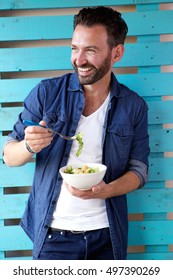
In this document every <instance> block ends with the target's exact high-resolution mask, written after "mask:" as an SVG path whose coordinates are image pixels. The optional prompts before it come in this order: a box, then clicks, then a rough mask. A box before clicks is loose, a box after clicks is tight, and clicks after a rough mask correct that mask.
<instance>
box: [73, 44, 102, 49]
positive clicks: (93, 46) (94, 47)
mask: <svg viewBox="0 0 173 280" xmlns="http://www.w3.org/2000/svg"><path fill="white" fill-rule="evenodd" d="M71 47H77V45H75V44H71ZM84 49H95V50H99V47H97V46H95V45H89V46H85V47H84Z"/></svg>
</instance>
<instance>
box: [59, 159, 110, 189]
mask: <svg viewBox="0 0 173 280" xmlns="http://www.w3.org/2000/svg"><path fill="white" fill-rule="evenodd" d="M84 165H87V166H89V167H91V168H92V167H93V168H96V167H98V168H99V171H98V172H94V173H82V174H68V173H65V172H64V169H66V168H67V167H69V166H71V165H68V166H67V165H66V166H64V167H61V168H60V170H59V172H60V174H61V176H62V178H63V180H64V181H65V182H66V183H67V184H69V185H70V186H73V187H75V188H77V189H80V190H89V189H91V188H92V186H94V185H97V184H98V183H100V182H101V181H102V179H103V177H104V175H105V173H106V169H107V167H106V165H103V164H99V163H84V164H72V167H73V168H79V167H82V166H84Z"/></svg>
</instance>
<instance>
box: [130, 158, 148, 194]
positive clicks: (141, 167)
mask: <svg viewBox="0 0 173 280" xmlns="http://www.w3.org/2000/svg"><path fill="white" fill-rule="evenodd" d="M127 171H132V172H134V173H135V174H136V175H137V176H138V177H139V179H140V186H139V188H142V187H143V186H144V185H145V184H146V183H147V182H148V178H149V172H148V165H146V164H145V163H143V162H142V161H139V160H135V159H131V160H129V162H128V165H127Z"/></svg>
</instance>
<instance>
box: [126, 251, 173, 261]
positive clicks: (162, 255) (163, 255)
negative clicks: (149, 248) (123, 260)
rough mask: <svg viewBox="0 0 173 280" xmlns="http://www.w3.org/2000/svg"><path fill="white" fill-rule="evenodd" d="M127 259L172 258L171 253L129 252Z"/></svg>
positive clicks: (172, 254)
mask: <svg viewBox="0 0 173 280" xmlns="http://www.w3.org/2000/svg"><path fill="white" fill-rule="evenodd" d="M127 260H173V253H172V252H161V253H152V252H151V253H146V252H144V253H129V254H128V255H127Z"/></svg>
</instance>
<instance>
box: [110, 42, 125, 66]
mask: <svg viewBox="0 0 173 280" xmlns="http://www.w3.org/2000/svg"><path fill="white" fill-rule="evenodd" d="M123 54H124V46H123V45H122V44H119V45H117V46H116V47H114V48H113V49H112V59H113V62H114V63H116V62H118V61H119V60H120V59H121V58H122V57H123Z"/></svg>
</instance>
